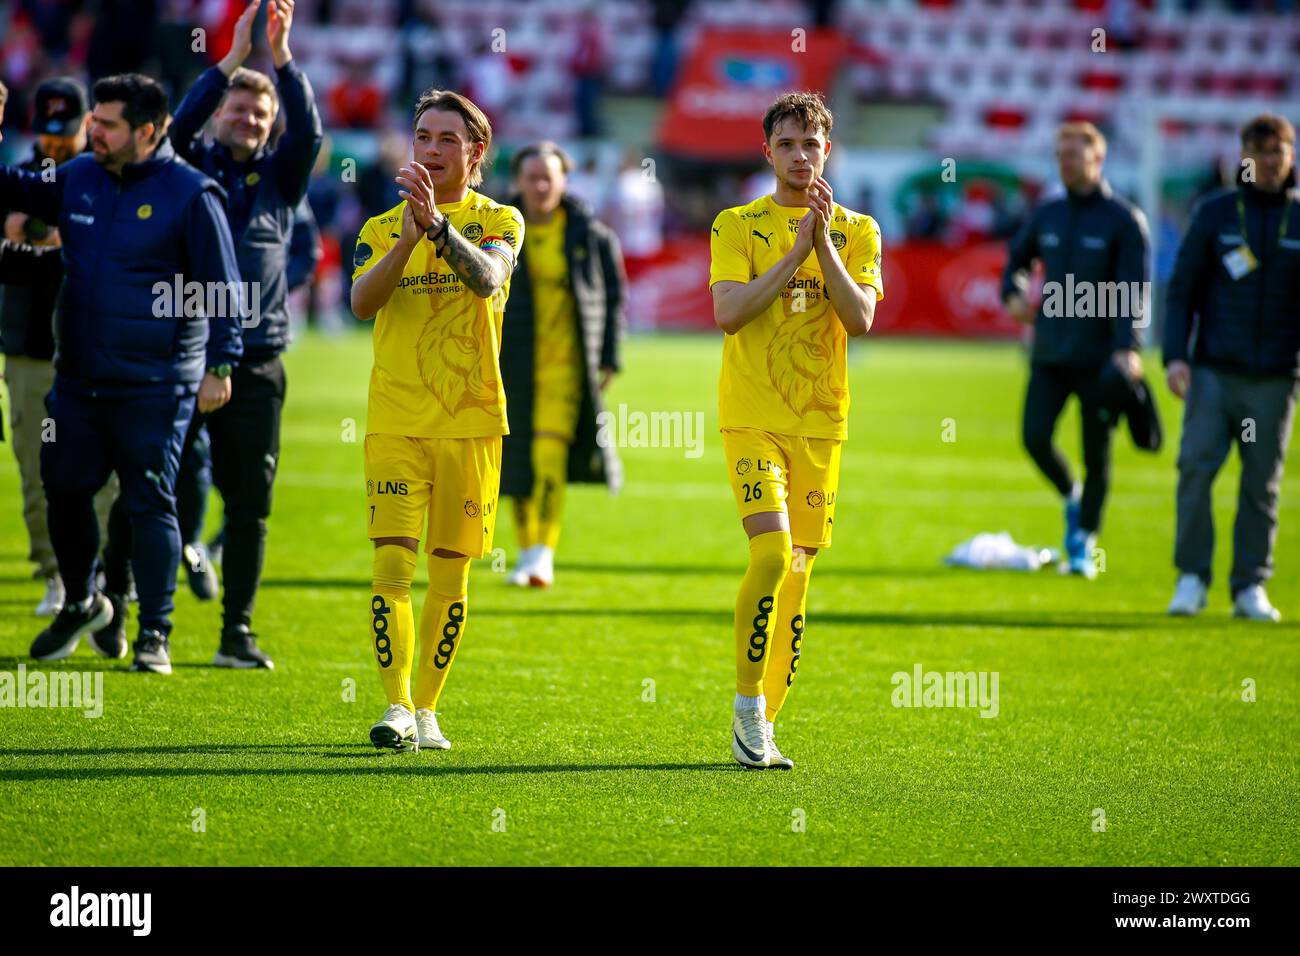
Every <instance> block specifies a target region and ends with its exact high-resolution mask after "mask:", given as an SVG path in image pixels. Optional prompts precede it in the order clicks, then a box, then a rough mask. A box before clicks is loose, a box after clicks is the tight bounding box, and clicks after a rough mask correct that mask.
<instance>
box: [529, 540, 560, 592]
mask: <svg viewBox="0 0 1300 956" xmlns="http://www.w3.org/2000/svg"><path fill="white" fill-rule="evenodd" d="M528 583H529V585H531V586H532V587H535V588H549V587H550V586H551V585H552V584H554V583H555V549H554V548H548V547H547V546H546V545H544V544H539V545H538V546H537V556H536V557H535V558H534V559H533V565H532V567H531V568H529V569H528Z"/></svg>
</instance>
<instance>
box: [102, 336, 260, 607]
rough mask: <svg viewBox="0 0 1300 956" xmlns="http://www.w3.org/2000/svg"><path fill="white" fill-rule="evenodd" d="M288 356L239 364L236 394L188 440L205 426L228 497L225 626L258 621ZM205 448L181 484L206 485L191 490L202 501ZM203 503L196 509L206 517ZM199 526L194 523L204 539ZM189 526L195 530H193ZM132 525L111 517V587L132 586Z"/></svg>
mask: <svg viewBox="0 0 1300 956" xmlns="http://www.w3.org/2000/svg"><path fill="white" fill-rule="evenodd" d="M284 397H285V377H284V363H283V362H281V361H280V358H279V356H276V357H274V358H272V359H269V360H266V361H263V362H260V363H257V364H254V365H240V366H239V367H238V368H236V369H235V371H234V373H233V374H232V376H231V394H230V401H229V402H228V403H226V405H224V406H223V407H221V408H219V409H217V410H216V411H215V412H212V413H210V414H208V415H202V416H201V415H198V414H195V416H194V419H195V420H194V422H193V424H192V425H191V427H190V432H189V435H188V436H187V441H186V447H187V448H189V447H191V446H192V445H193V444H194V443H195V442H196V441H198V440H199V437H200V435H199V429H200V428H201V427H202V426H206V429H207V433H208V445H209V448H210V451H211V468H212V480H213V483H214V484H215V485H216V486H217V491H219V492H220V493H221V498H222V500H223V501H224V502H225V531H224V535H225V544H224V547H223V551H222V560H221V578H222V587H223V594H222V618H223V628H225V629H229V628H232V627H236V626H238V625H240V624H243V625H245V626H251V625H252V621H253V606H254V604H255V602H256V600H257V586H258V583H259V582H260V581H261V579H262V564H263V561H264V559H265V556H266V519H267V518H268V517H270V514H271V489H272V486H273V484H274V482H275V472H276V468H277V466H278V464H279V460H280V415H281V412H282V411H283V409H284ZM205 466H206V460H205V457H204V456H203V455H201V454H194V455H187V456H185V457H184V459H183V460H182V462H181V470H182V472H183V474H182V476H181V478H180V479H179V481H178V485H179V486H181V487H185V488H190V487H195V488H200V489H201V492H198V493H192V494H191V495H190V496H189V497H192V498H194V499H195V504H196V505H197V503H198V502H201V501H203V500H205V499H206V497H207V489H206V486H205V485H204V483H203V481H202V476H201V473H200V471H201V469H203V468H204V467H205ZM200 508H201V505H199V506H198V507H195V506H191V508H190V509H188V510H189V511H191V513H193V512H195V511H197V513H198V514H199V515H200V516H201V514H202V511H201V510H200ZM201 530H202V529H201V528H200V527H195V528H194V529H193V535H192V540H197V539H198V535H199V533H200V532H201ZM187 533H188V529H187ZM129 535H130V526H129V524H128V523H127V522H125V521H113V520H112V519H111V518H110V521H109V544H108V547H106V548H105V549H104V565H105V576H106V579H107V583H108V588H109V590H117V591H119V592H121V593H125V588H124V587H120V586H118V585H119V581H123V580H124V578H125V575H124V572H122V571H120V570H119V565H120V563H121V561H120V556H121V555H123V554H129V553H130V549H131V543H130V538H129Z"/></svg>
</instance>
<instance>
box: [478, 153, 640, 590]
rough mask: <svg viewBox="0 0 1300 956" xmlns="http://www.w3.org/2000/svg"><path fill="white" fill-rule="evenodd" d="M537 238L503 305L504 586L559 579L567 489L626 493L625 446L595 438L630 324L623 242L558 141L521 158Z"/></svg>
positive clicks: (524, 198) (521, 202) (520, 195)
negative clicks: (511, 528) (590, 205)
mask: <svg viewBox="0 0 1300 956" xmlns="http://www.w3.org/2000/svg"><path fill="white" fill-rule="evenodd" d="M510 168H511V173H512V174H513V176H514V180H515V187H516V189H517V190H518V192H517V194H516V195H515V197H514V198H513V199H511V200H510V204H511V205H513V206H515V207H517V208H519V209H522V210H523V213H524V222H525V224H526V227H527V230H528V239H527V241H526V242H525V243H524V248H523V251H522V252H521V254H520V258H519V264H520V268H519V270H518V272H517V273H516V275H515V278H514V284H513V286H512V288H511V293H510V302H509V304H508V305H507V306H506V317H505V324H504V331H503V333H502V337H501V374H502V376H503V378H504V380H505V386H506V406H507V407H508V408H509V409H510V417H511V422H512V428H511V431H510V434H509V435H507V436H506V437H505V438H504V439H502V443H501V494H502V495H508V496H509V497H511V498H512V499H514V513H515V530H516V532H517V534H518V535H519V546H520V554H519V563H518V565H517V566H516V567H515V569H514V570H513V571H512V572H511V574H510V575H509V577H508V578H507V581H509V582H510V583H511V584H517V585H529V584H531V585H532V586H534V587H548V586H549V585H551V584H552V583H554V580H555V547H556V545H557V544H558V542H559V538H560V517H561V515H562V514H563V511H564V488H565V484H566V483H567V482H569V481H577V482H601V483H604V484H607V485H608V486H609V487H610V489H611V490H612V491H615V492H617V490H618V488H619V485H620V484H621V483H622V466H621V464H620V462H619V460H618V452H617V450H616V449H615V448H614V447H613V445H610V444H608V443H606V445H605V447H601V445H600V443H598V442H597V440H596V434H597V425H596V416H597V415H598V414H600V411H601V408H602V403H601V393H602V392H603V391H604V390H605V388H606V387H607V386H608V385H609V382H610V380H611V379H612V378H613V376H614V374H615V373H616V372H617V371H618V368H619V346H620V343H621V340H622V337H623V331H624V328H625V325H626V321H625V318H624V312H623V288H624V285H625V280H624V277H623V257H622V255H621V254H620V252H619V246H618V239H617V238H616V237H615V235H614V233H613V231H612V230H610V229H609V228H608V227H607V226H606V225H605V224H604V223H602V222H599V221H597V220H596V219H595V218H593V217H592V215H591V213H590V212H588V211H587V209H586V208H585V207H584V206H583V205H582V204H581V203H580V202H578V201H577V200H576V199H574V198H573V197H571V196H570V195H569V194H568V193H567V192H566V191H565V186H566V183H567V175H568V173H569V172H570V171H571V170H572V169H573V161H572V160H571V159H570V158H569V157H568V155H566V154H565V153H564V151H563V150H561V149H560V147H558V146H557V145H555V144H554V143H550V142H546V143H537V144H535V145H532V146H526V147H524V148H523V149H521V150H520V151H519V152H517V153H515V155H514V158H513V159H512V160H511V163H510Z"/></svg>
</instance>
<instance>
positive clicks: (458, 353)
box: [416, 296, 501, 416]
mask: <svg viewBox="0 0 1300 956" xmlns="http://www.w3.org/2000/svg"><path fill="white" fill-rule="evenodd" d="M466 299H467V300H468V301H466V302H464V303H454V304H453V303H447V304H445V305H444V306H442V307H441V308H440V309H439V310H438V313H437V314H435V315H433V316H431V317H430V318H429V320H428V321H427V322H425V324H424V329H423V330H422V331H421V332H420V339H419V341H418V342H417V343H416V361H417V364H418V367H419V370H420V380H421V381H423V382H424V386H425V388H427V389H428V390H429V391H430V392H432V393H433V396H434V398H436V399H437V400H438V404H440V405H441V406H442V407H443V410H445V411H446V412H447V414H448V415H452V416H455V415H457V414H459V413H460V412H462V411H464V410H466V409H469V408H482V409H484V410H486V411H489V412H492V411H495V410H496V408H497V405H498V403H499V401H500V389H501V386H500V383H499V382H498V381H497V380H496V379H495V378H491V379H489V378H486V377H484V375H483V368H484V364H485V363H484V362H483V350H484V349H487V348H490V345H489V344H488V337H487V336H486V335H485V334H484V332H483V329H482V324H483V323H484V322H485V321H487V320H486V319H485V318H484V317H483V316H481V315H480V314H479V312H478V310H477V308H475V302H474V300H473V299H472V298H469V297H468V296H467V297H466ZM448 312H450V313H451V315H450V317H448V318H444V317H443V316H444V315H446V313H448ZM492 364H493V365H495V363H492Z"/></svg>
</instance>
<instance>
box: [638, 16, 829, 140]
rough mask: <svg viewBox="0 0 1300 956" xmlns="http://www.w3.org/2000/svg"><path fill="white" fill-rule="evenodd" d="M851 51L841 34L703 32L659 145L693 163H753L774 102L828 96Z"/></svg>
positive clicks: (674, 94) (675, 93) (670, 105)
mask: <svg viewBox="0 0 1300 956" xmlns="http://www.w3.org/2000/svg"><path fill="white" fill-rule="evenodd" d="M847 48H848V43H847V41H846V40H845V38H844V36H843V35H842V34H841V33H839V32H838V31H835V30H810V31H808V32H807V34H806V35H804V34H793V35H792V33H791V31H789V30H757V29H753V30H730V29H706V30H704V31H703V32H702V33H701V34H700V37H699V40H698V42H697V43H696V45H695V48H694V49H693V50H692V51H691V54H690V57H689V59H688V60H687V62H686V64H685V65H684V67H683V68H682V70H681V73H680V75H679V77H678V80H677V83H676V85H675V86H674V87H673V91H672V93H671V94H670V96H669V100H668V109H667V110H665V112H664V119H663V122H662V123H661V124H660V127H659V145H660V146H661V147H662V148H663V149H664V150H665V151H667V152H669V153H673V154H676V155H679V156H689V157H691V158H693V159H707V160H716V161H724V162H731V161H742V162H743V161H745V160H753V159H754V157H755V154H756V152H757V149H758V145H759V143H761V142H762V139H763V134H762V131H761V128H760V126H759V121H760V120H761V119H762V116H763V113H764V112H766V110H767V108H768V107H769V106H771V105H772V101H773V100H774V99H776V98H777V97H778V96H779V95H781V94H782V93H785V92H788V91H790V90H809V91H814V92H821V93H823V94H827V93H828V92H829V90H830V86H831V83H832V81H833V80H834V77H835V71H836V69H838V67H839V64H840V61H841V60H842V59H843V57H844V54H845V52H846V50H847Z"/></svg>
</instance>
